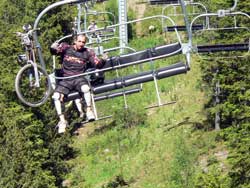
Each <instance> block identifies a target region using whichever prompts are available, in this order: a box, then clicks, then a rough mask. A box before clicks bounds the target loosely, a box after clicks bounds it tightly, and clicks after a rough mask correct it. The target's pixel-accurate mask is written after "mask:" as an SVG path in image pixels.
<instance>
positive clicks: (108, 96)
mask: <svg viewBox="0 0 250 188" xmlns="http://www.w3.org/2000/svg"><path fill="white" fill-rule="evenodd" d="M140 91H142V88H131V89H125V90H123V91H116V92H112V93H106V94H101V95H96V96H94V100H95V101H101V100H105V99H111V98H114V97H119V96H123V95H124V94H125V95H130V94H133V93H138V92H140ZM78 98H81V96H80V94H79V92H77V91H75V92H71V93H70V94H69V95H68V96H67V98H64V102H68V101H71V100H75V99H78Z"/></svg>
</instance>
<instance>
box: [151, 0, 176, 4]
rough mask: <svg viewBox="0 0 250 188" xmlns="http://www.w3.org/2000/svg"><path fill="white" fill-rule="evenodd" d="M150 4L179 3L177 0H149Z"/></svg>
mask: <svg viewBox="0 0 250 188" xmlns="http://www.w3.org/2000/svg"><path fill="white" fill-rule="evenodd" d="M149 3H150V4H151V5H158V4H173V3H179V1H178V0H149Z"/></svg>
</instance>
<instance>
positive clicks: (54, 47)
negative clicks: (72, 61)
mask: <svg viewBox="0 0 250 188" xmlns="http://www.w3.org/2000/svg"><path fill="white" fill-rule="evenodd" d="M58 46H59V43H58V42H54V43H53V44H52V45H51V46H50V48H52V49H57V48H58Z"/></svg>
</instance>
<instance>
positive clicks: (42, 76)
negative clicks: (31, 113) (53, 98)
mask: <svg viewBox="0 0 250 188" xmlns="http://www.w3.org/2000/svg"><path fill="white" fill-rule="evenodd" d="M37 69H38V77H39V86H37V85H36V84H35V81H36V80H35V73H34V72H35V71H34V67H33V65H31V64H27V65H25V66H24V67H22V68H21V69H20V71H19V72H18V73H17V76H16V80H15V89H16V93H17V96H18V98H19V99H20V100H21V101H22V102H23V103H24V104H26V105H28V106H31V107H38V106H41V105H42V104H44V103H45V102H46V101H47V99H48V98H49V96H50V93H51V89H52V88H51V84H50V80H49V76H48V74H47V73H46V71H45V70H44V69H43V68H42V67H41V66H39V65H38V66H37Z"/></svg>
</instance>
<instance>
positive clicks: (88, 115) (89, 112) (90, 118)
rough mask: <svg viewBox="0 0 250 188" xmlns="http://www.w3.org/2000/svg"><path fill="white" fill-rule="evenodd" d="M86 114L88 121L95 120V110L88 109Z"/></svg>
mask: <svg viewBox="0 0 250 188" xmlns="http://www.w3.org/2000/svg"><path fill="white" fill-rule="evenodd" d="M86 116H87V120H88V121H94V120H95V115H94V112H93V111H92V110H91V109H87V113H86Z"/></svg>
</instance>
